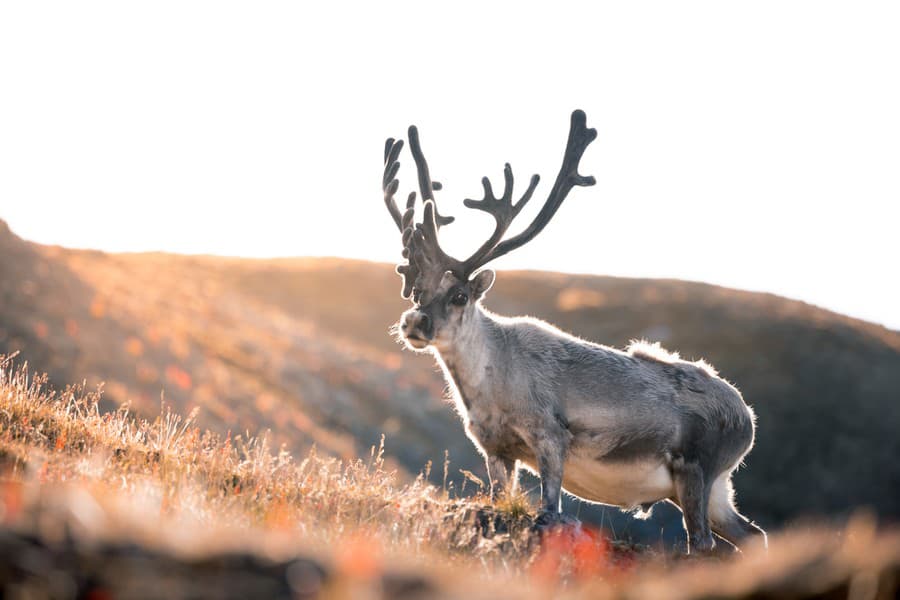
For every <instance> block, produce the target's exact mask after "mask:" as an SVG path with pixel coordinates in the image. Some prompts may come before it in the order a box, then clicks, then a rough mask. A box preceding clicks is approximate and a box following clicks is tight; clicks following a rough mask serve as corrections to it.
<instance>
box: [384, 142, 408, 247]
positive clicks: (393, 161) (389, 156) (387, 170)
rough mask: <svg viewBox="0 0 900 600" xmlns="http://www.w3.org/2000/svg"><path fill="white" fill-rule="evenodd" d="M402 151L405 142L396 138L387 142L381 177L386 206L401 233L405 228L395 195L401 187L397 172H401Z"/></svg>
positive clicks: (385, 143)
mask: <svg viewBox="0 0 900 600" xmlns="http://www.w3.org/2000/svg"><path fill="white" fill-rule="evenodd" d="M402 149H403V140H394V138H388V139H387V140H385V142H384V174H383V175H382V176H381V188H382V190H383V191H384V205H385V206H386V207H387V209H388V212H389V213H390V215H391V218H392V219H393V220H394V223H395V224H396V225H397V228H398V229H400V231H403V226H402V225H401V224H400V217H401V215H400V209H399V208H397V202H396V201H395V200H394V194H396V193H397V189H398V188H399V187H400V182H399V181H398V180H397V172H398V171H399V170H400V163H399V162H398V161H397V157H398V156H400V151H401V150H402Z"/></svg>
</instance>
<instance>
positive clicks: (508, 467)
mask: <svg viewBox="0 0 900 600" xmlns="http://www.w3.org/2000/svg"><path fill="white" fill-rule="evenodd" d="M487 470H488V476H489V477H490V479H491V502H496V501H497V499H498V498H500V497H501V496H502V495H503V494H506V493H508V492H514V491H516V488H517V487H518V483H519V478H518V472H517V471H516V461H514V460H510V459H508V458H502V457H500V456H495V455H490V456H488V458H487Z"/></svg>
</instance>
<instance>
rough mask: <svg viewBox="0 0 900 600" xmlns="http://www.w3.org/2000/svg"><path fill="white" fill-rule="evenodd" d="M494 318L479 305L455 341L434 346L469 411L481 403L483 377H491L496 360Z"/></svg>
mask: <svg viewBox="0 0 900 600" xmlns="http://www.w3.org/2000/svg"><path fill="white" fill-rule="evenodd" d="M494 327H496V324H495V323H494V320H493V319H492V318H491V316H490V314H489V313H487V312H486V311H485V310H484V309H483V308H481V305H476V307H475V311H474V313H473V314H472V318H471V319H469V321H468V322H467V323H466V324H465V325H464V326H463V327H462V329H461V330H460V331H459V333H458V334H457V336H456V339H455V340H454V342H453V343H452V344H448V345H445V346H441V347H440V348H435V352H434V353H435V356H436V358H437V360H438V363H439V364H440V366H441V368H443V370H444V373H445V375H446V376H447V379H448V380H449V381H451V382H452V384H453V385H454V386H455V388H456V390H455V392H456V396H457V398H458V399H459V400H461V401H462V404H463V406H464V407H465V409H466V410H469V409H471V407H472V405H473V404H474V403H476V402H478V397H479V394H480V393H483V391H484V389H485V386H484V380H485V378H486V377H489V376H490V374H491V372H492V369H493V365H494V363H495V362H496V361H495V360H494V344H493V336H491V335H490V334H491V331H492V329H493V328H494Z"/></svg>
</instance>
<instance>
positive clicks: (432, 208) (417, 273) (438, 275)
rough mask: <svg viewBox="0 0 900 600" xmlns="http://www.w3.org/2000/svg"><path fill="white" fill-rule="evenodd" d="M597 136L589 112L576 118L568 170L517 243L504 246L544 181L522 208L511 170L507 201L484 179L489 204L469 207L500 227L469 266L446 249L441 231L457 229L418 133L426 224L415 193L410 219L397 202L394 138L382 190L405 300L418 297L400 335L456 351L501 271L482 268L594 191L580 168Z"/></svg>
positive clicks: (412, 133) (412, 343)
mask: <svg viewBox="0 0 900 600" xmlns="http://www.w3.org/2000/svg"><path fill="white" fill-rule="evenodd" d="M596 137H597V131H596V130H595V129H588V128H587V125H586V117H585V114H584V112H583V111H580V110H576V111H575V112H573V113H572V120H571V126H570V128H569V140H568V143H567V144H566V151H565V154H564V155H563V163H562V167H561V168H560V170H559V174H558V175H557V177H556V181H555V182H554V184H553V188H552V189H551V190H550V193H549V194H548V196H547V200H546V201H545V203H544V206H543V207H541V210H540V212H539V213H538V215H537V216H536V217H535V218H534V220H533V221H532V222H531V224H529V225H528V227H526V228H525V229H524V230H523V231H522V232H521V233H519V234H517V235H515V236H513V237H511V238H509V239H503V236H504V235H505V234H506V230H507V229H509V226H510V224H512V222H513V220H514V219H515V218H516V216H518V214H519V212H520V211H521V210H522V208H523V207H524V206H525V204H526V203H527V202H528V201H529V200H530V199H531V196H532V195H533V194H534V191H535V188H537V185H538V182H539V181H540V177H539V176H538V175H533V176H532V177H531V181H530V182H529V184H528V189H527V190H525V193H524V194H522V197H521V198H520V199H519V201H518V202H515V203H513V201H512V195H513V174H512V168H511V167H510V166H509V163H507V164H506V167H505V168H504V171H503V176H504V179H505V185H504V188H503V195H502V196H501V197H499V198H497V197H496V196H495V195H494V191H493V188H492V187H491V182H490V180H488V178H487V177H484V178H483V179H482V180H481V183H482V185H483V186H484V198H483V199H481V200H465V201H464V202H463V204H464V205H465V206H467V207H468V208H473V209H476V210H481V211H484V212H486V213H489V214H491V215H492V216H493V217H494V221H495V227H494V233H493V234H492V235H491V236H490V237H489V238H488V239H487V240H486V241H485V242H484V243H483V244H482V245H481V247H480V248H478V250H476V251H475V253H474V254H472V255H471V256H470V257H469V258H467V259H466V260H463V261H460V260H457V259H456V258H453V257H452V256H449V255H448V254H446V253H445V252H444V251H443V250H442V249H441V246H440V243H439V242H438V230H439V229H440V228H441V227H442V226H444V225H449V224H450V223H452V222H453V217H449V216H442V215H440V214H439V213H438V209H437V204H436V200H435V198H434V192H435V191H436V190H440V189H441V185H440V183H438V182H437V181H432V180H431V175H430V174H429V171H428V163H427V162H426V161H425V155H424V154H423V153H422V147H421V145H420V143H419V134H418V130H417V129H416V128H415V126H412V127H410V128H409V145H410V149H411V151H412V155H413V159H414V160H415V163H416V169H417V171H418V178H419V190H420V192H421V195H422V202H423V206H424V208H423V211H422V213H423V214H422V221H421V222H419V223H416V222H415V205H416V193H415V192H411V193H410V194H409V196H408V198H407V201H406V210H405V212H403V213H402V214H401V213H400V210H399V209H398V208H397V203H396V201H395V200H394V194H395V193H396V192H397V188H398V187H399V181H398V180H397V179H396V175H397V171H398V170H399V168H400V163H399V162H398V161H397V158H398V157H399V155H400V151H401V150H402V148H403V140H394V139H393V138H388V140H387V142H386V143H385V147H384V177H383V179H382V188H383V190H384V203H385V205H386V206H387V209H388V211H389V212H390V214H391V217H392V218H393V219H394V223H396V225H397V227H398V229H399V230H400V232H401V239H402V242H403V257H404V258H405V259H406V262H404V263H402V264H400V265H398V266H397V273H399V274H400V275H401V277H402V278H403V289H402V292H401V295H402V296H403V297H404V298H411V299H412V302H413V304H414V306H413V307H412V308H410V309H409V310H407V311H406V312H404V313H403V316H402V317H401V319H400V335H401V336H402V337H403V339H404V340H405V342H406V343H407V345H408V346H409V347H410V348H413V349H416V350H421V349H424V348H426V347H428V346H429V345H436V346H438V347H440V346H442V345H445V344H452V343H453V340H454V339H456V336H457V335H458V333H459V331H461V329H462V326H463V325H464V324H465V322H466V321H468V320H469V319H471V318H472V315H473V314H474V310H475V309H474V306H475V304H476V303H477V302H478V301H479V300H480V299H481V298H482V297H483V296H484V294H485V292H487V290H488V289H490V287H491V285H492V284H493V282H494V272H493V271H491V270H490V269H481V267H484V265H486V264H487V263H489V262H490V261H492V260H494V259H496V258H499V257H500V256H503V255H504V254H506V253H507V252H510V251H511V250H514V249H516V248H518V247H519V246H522V245H524V244H526V243H527V242H529V241H530V240H531V239H532V238H534V237H535V236H536V235H537V234H538V233H540V232H541V230H543V229H544V227H545V226H546V225H547V223H549V222H550V219H552V218H553V215H554V214H556V211H557V209H559V207H560V205H561V204H562V202H563V200H565V198H566V196H567V195H568V193H569V191H571V189H572V188H573V187H575V186H589V185H594V178H593V177H585V176H583V175H579V174H578V163H579V161H580V160H581V157H582V155H583V154H584V151H585V149H586V148H587V147H588V145H589V144H590V143H591V142H592V141H594V138H596ZM479 269H481V270H479Z"/></svg>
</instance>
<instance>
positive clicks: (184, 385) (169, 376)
mask: <svg viewBox="0 0 900 600" xmlns="http://www.w3.org/2000/svg"><path fill="white" fill-rule="evenodd" d="M166 380H167V381H168V382H169V383H172V384H174V385H176V386H178V387H179V388H181V389H182V390H189V389H191V385H192V382H191V376H190V375H189V374H188V373H187V371H185V370H184V369H182V368H181V367H179V366H178V365H169V366H168V367H166Z"/></svg>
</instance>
